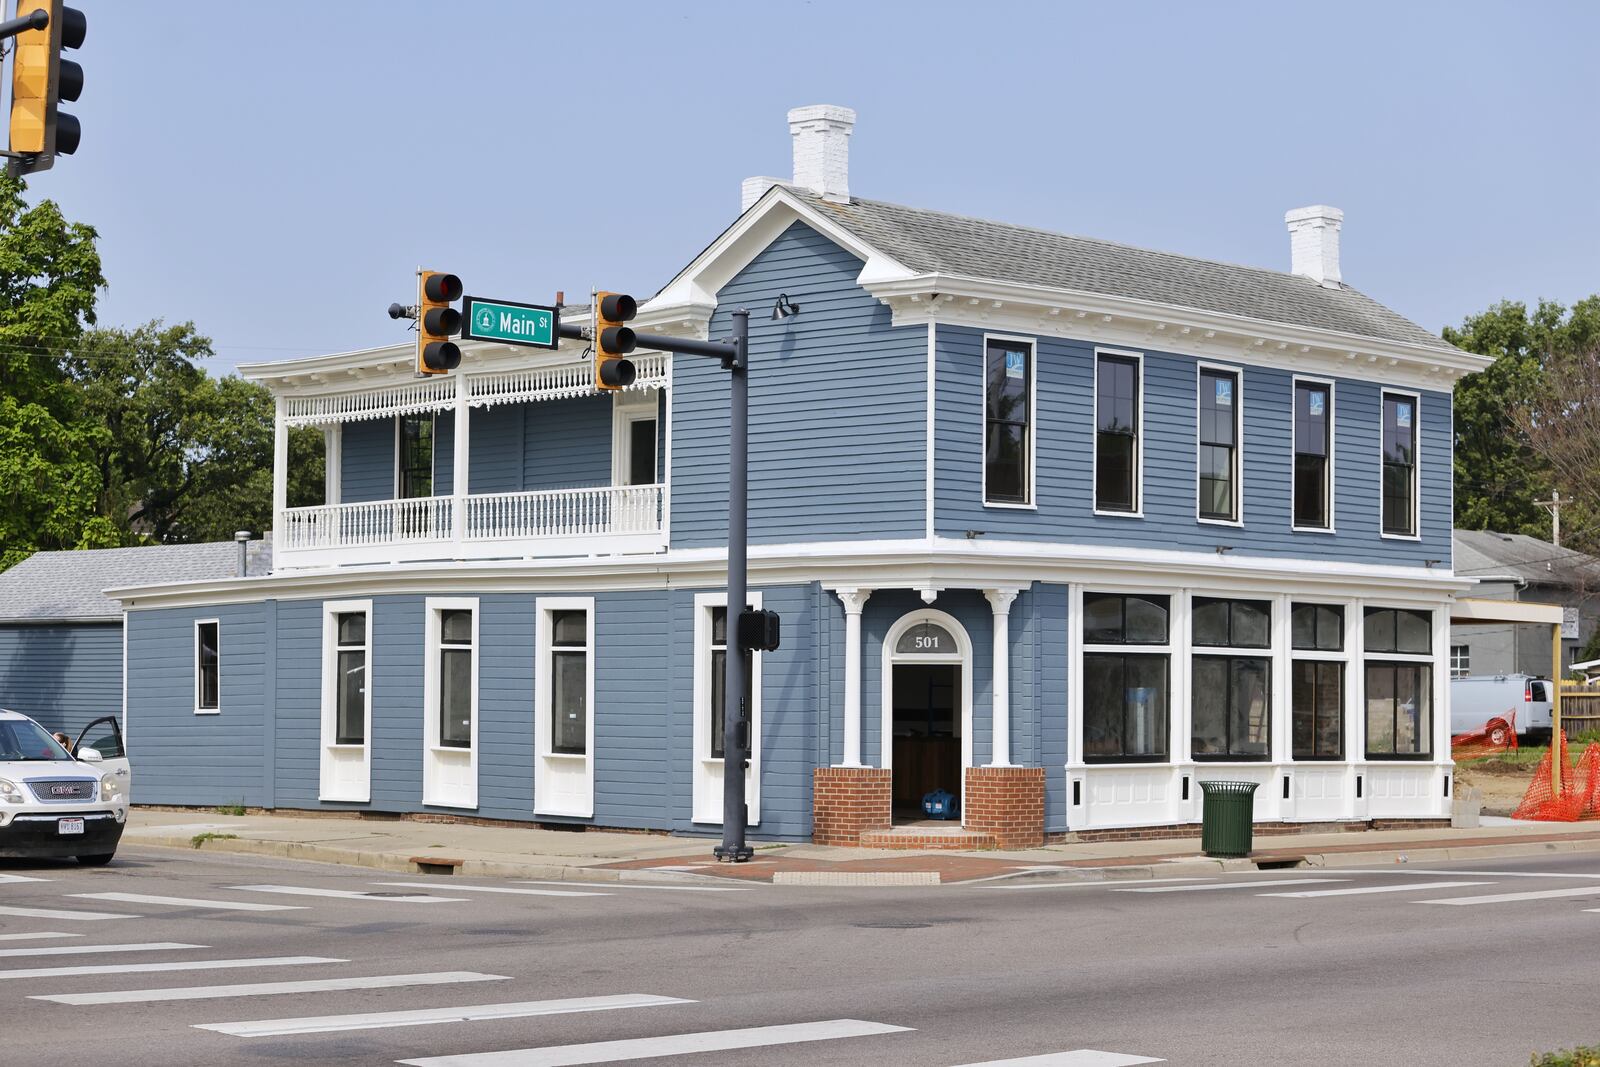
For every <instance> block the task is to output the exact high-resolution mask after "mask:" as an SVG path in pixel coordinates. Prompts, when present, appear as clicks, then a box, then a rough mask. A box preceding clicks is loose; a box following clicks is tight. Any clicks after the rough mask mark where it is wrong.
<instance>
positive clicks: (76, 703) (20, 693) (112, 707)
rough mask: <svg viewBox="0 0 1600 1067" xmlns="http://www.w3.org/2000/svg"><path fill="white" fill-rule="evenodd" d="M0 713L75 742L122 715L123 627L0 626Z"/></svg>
mask: <svg viewBox="0 0 1600 1067" xmlns="http://www.w3.org/2000/svg"><path fill="white" fill-rule="evenodd" d="M0 708H9V709H10V710H12V711H20V712H22V713H23V714H24V715H28V716H31V717H32V718H34V719H36V720H37V721H38V722H39V724H40V725H42V726H43V727H44V728H45V729H46V730H50V731H52V732H54V731H57V730H60V731H63V732H65V733H67V734H70V735H71V736H72V737H73V738H74V739H76V738H77V736H78V733H79V731H81V730H82V729H83V728H84V727H85V726H87V725H88V724H89V723H90V722H91V721H92V720H94V719H98V718H99V717H100V716H102V715H115V716H117V717H118V718H119V720H120V718H121V716H122V623H121V622H120V621H119V622H107V623H86V624H74V625H60V626H52V625H36V626H0Z"/></svg>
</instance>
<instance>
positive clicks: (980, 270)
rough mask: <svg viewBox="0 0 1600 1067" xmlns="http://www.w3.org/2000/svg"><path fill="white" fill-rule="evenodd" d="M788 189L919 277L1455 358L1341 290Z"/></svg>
mask: <svg viewBox="0 0 1600 1067" xmlns="http://www.w3.org/2000/svg"><path fill="white" fill-rule="evenodd" d="M784 188H785V189H786V190H787V191H788V192H791V193H793V194H794V195H795V196H798V197H800V198H801V199H802V200H804V201H806V202H807V203H808V204H809V205H810V206H812V207H813V208H815V209H816V210H817V211H819V212H821V213H822V214H824V215H826V216H828V217H829V218H831V219H833V220H835V221H837V222H838V223H839V224H840V225H841V226H843V227H844V228H845V229H847V230H849V231H851V232H852V233H854V234H855V235H856V236H858V237H860V238H861V239H862V240H863V241H865V242H866V243H867V244H869V245H871V246H872V247H874V248H876V249H878V250H879V251H880V252H883V253H884V254H885V255H887V256H890V257H891V258H893V259H895V260H897V261H898V262H899V263H901V264H902V265H903V266H905V267H907V268H909V269H911V270H913V271H916V272H917V273H919V274H920V273H932V272H935V271H937V272H941V273H946V274H957V275H964V276H967V277H972V278H985V279H993V280H996V281H1007V282H1016V283H1019V284H1023V285H1037V286H1041V287H1044V288H1050V289H1068V290H1076V291H1080V292H1088V293H1098V294H1102V295H1105V296H1117V297H1126V298H1131V299H1136V300H1148V301H1151V302H1154V303H1158V304H1174V305H1178V306H1180V307H1188V308H1194V309H1196V310H1200V311H1211V312H1217V313H1221V314H1225V315H1237V316H1242V317H1245V318H1251V319H1264V320H1266V321H1268V322H1279V323H1283V324H1285V325H1289V326H1304V327H1312V328H1315V329H1321V330H1335V331H1339V332H1341V333H1351V334H1357V335H1359V336H1363V337H1373V338H1377V339H1379V340H1384V341H1398V342H1401V343H1404V344H1411V345H1420V346H1422V347H1424V348H1433V349H1439V350H1442V351H1447V352H1453V351H1455V349H1454V348H1453V347H1451V346H1450V345H1448V344H1446V343H1445V342H1444V341H1443V340H1442V339H1441V338H1440V337H1438V336H1437V335H1436V334H1433V333H1430V332H1428V331H1427V330H1425V329H1423V328H1422V327H1420V326H1418V325H1417V324H1416V323H1414V322H1411V321H1410V320H1408V319H1405V318H1403V317H1401V316H1400V315H1397V314H1395V313H1394V312H1393V311H1390V310H1389V309H1388V308H1386V307H1384V306H1383V305H1382V304H1379V303H1378V302H1377V301H1375V300H1373V299H1372V298H1371V297H1368V296H1366V295H1365V294H1363V293H1360V292H1358V291H1356V290H1355V289H1352V288H1350V287H1349V286H1348V285H1341V286H1340V287H1339V288H1337V289H1329V288H1325V287H1324V286H1322V285H1321V284H1319V283H1317V282H1315V281H1312V280H1311V279H1310V278H1302V277H1300V276H1299V275H1295V274H1287V273H1284V272H1282V271H1274V270H1264V269H1262V268H1260V267H1242V266H1238V265H1237V264H1233V263H1219V262H1215V261H1213V260H1207V259H1195V258H1192V257H1190V256H1180V255H1175V254H1173V253H1171V252H1153V251H1150V250H1148V249H1144V248H1134V247H1132V246H1130V245H1122V244H1117V243H1115V242H1112V241H1101V240H1097V239H1095V238H1090V237H1072V236H1068V235H1067V234H1060V233H1052V232H1050V231H1048V230H1036V229H1033V228H1031V227H1027V226H1014V225H1011V224H1010V223H1004V222H990V221H987V220H985V219H974V218H967V217H965V216H961V215H949V214H946V213H944V212H942V211H927V210H924V209H921V208H911V207H902V206H901V205H899V204H888V203H884V202H882V201H879V200H862V199H859V198H853V199H851V201H850V202H849V203H848V204H839V203H834V202H832V201H829V200H824V199H823V198H822V197H820V196H818V195H816V194H815V193H812V192H810V191H809V190H806V189H799V188H796V187H794V186H789V185H786V186H784Z"/></svg>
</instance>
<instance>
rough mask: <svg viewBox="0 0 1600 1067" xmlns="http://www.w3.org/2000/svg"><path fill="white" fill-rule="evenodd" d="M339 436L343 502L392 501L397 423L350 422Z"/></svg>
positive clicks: (381, 421)
mask: <svg viewBox="0 0 1600 1067" xmlns="http://www.w3.org/2000/svg"><path fill="white" fill-rule="evenodd" d="M339 434H340V443H339V490H340V497H339V503H341V504H355V503H360V502H362V501H367V500H390V499H392V498H393V497H394V420H393V419H363V420H361V421H360V422H347V423H344V424H343V426H342V427H341V428H340V430H339Z"/></svg>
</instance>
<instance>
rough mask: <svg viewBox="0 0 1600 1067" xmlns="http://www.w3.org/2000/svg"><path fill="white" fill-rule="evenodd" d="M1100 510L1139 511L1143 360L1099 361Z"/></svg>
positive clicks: (1096, 452)
mask: <svg viewBox="0 0 1600 1067" xmlns="http://www.w3.org/2000/svg"><path fill="white" fill-rule="evenodd" d="M1094 389H1095V393H1094V410H1095V433H1094V507H1095V510H1096V511H1111V512H1118V511H1121V512H1130V513H1132V512H1137V511H1138V510H1139V395H1140V388H1139V360H1138V358H1137V357H1135V356H1119V355H1109V354H1105V353H1101V354H1099V355H1097V356H1096V357H1095V385H1094Z"/></svg>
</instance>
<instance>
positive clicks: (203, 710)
mask: <svg viewBox="0 0 1600 1067" xmlns="http://www.w3.org/2000/svg"><path fill="white" fill-rule="evenodd" d="M202 626H215V627H216V628H217V706H216V707H214V708H207V707H202V706H201V704H200V627H202ZM190 662H191V663H192V664H193V666H194V713H195V714H196V715H221V714H222V620H221V619H196V620H194V658H193V659H192V660H191V661H190Z"/></svg>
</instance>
